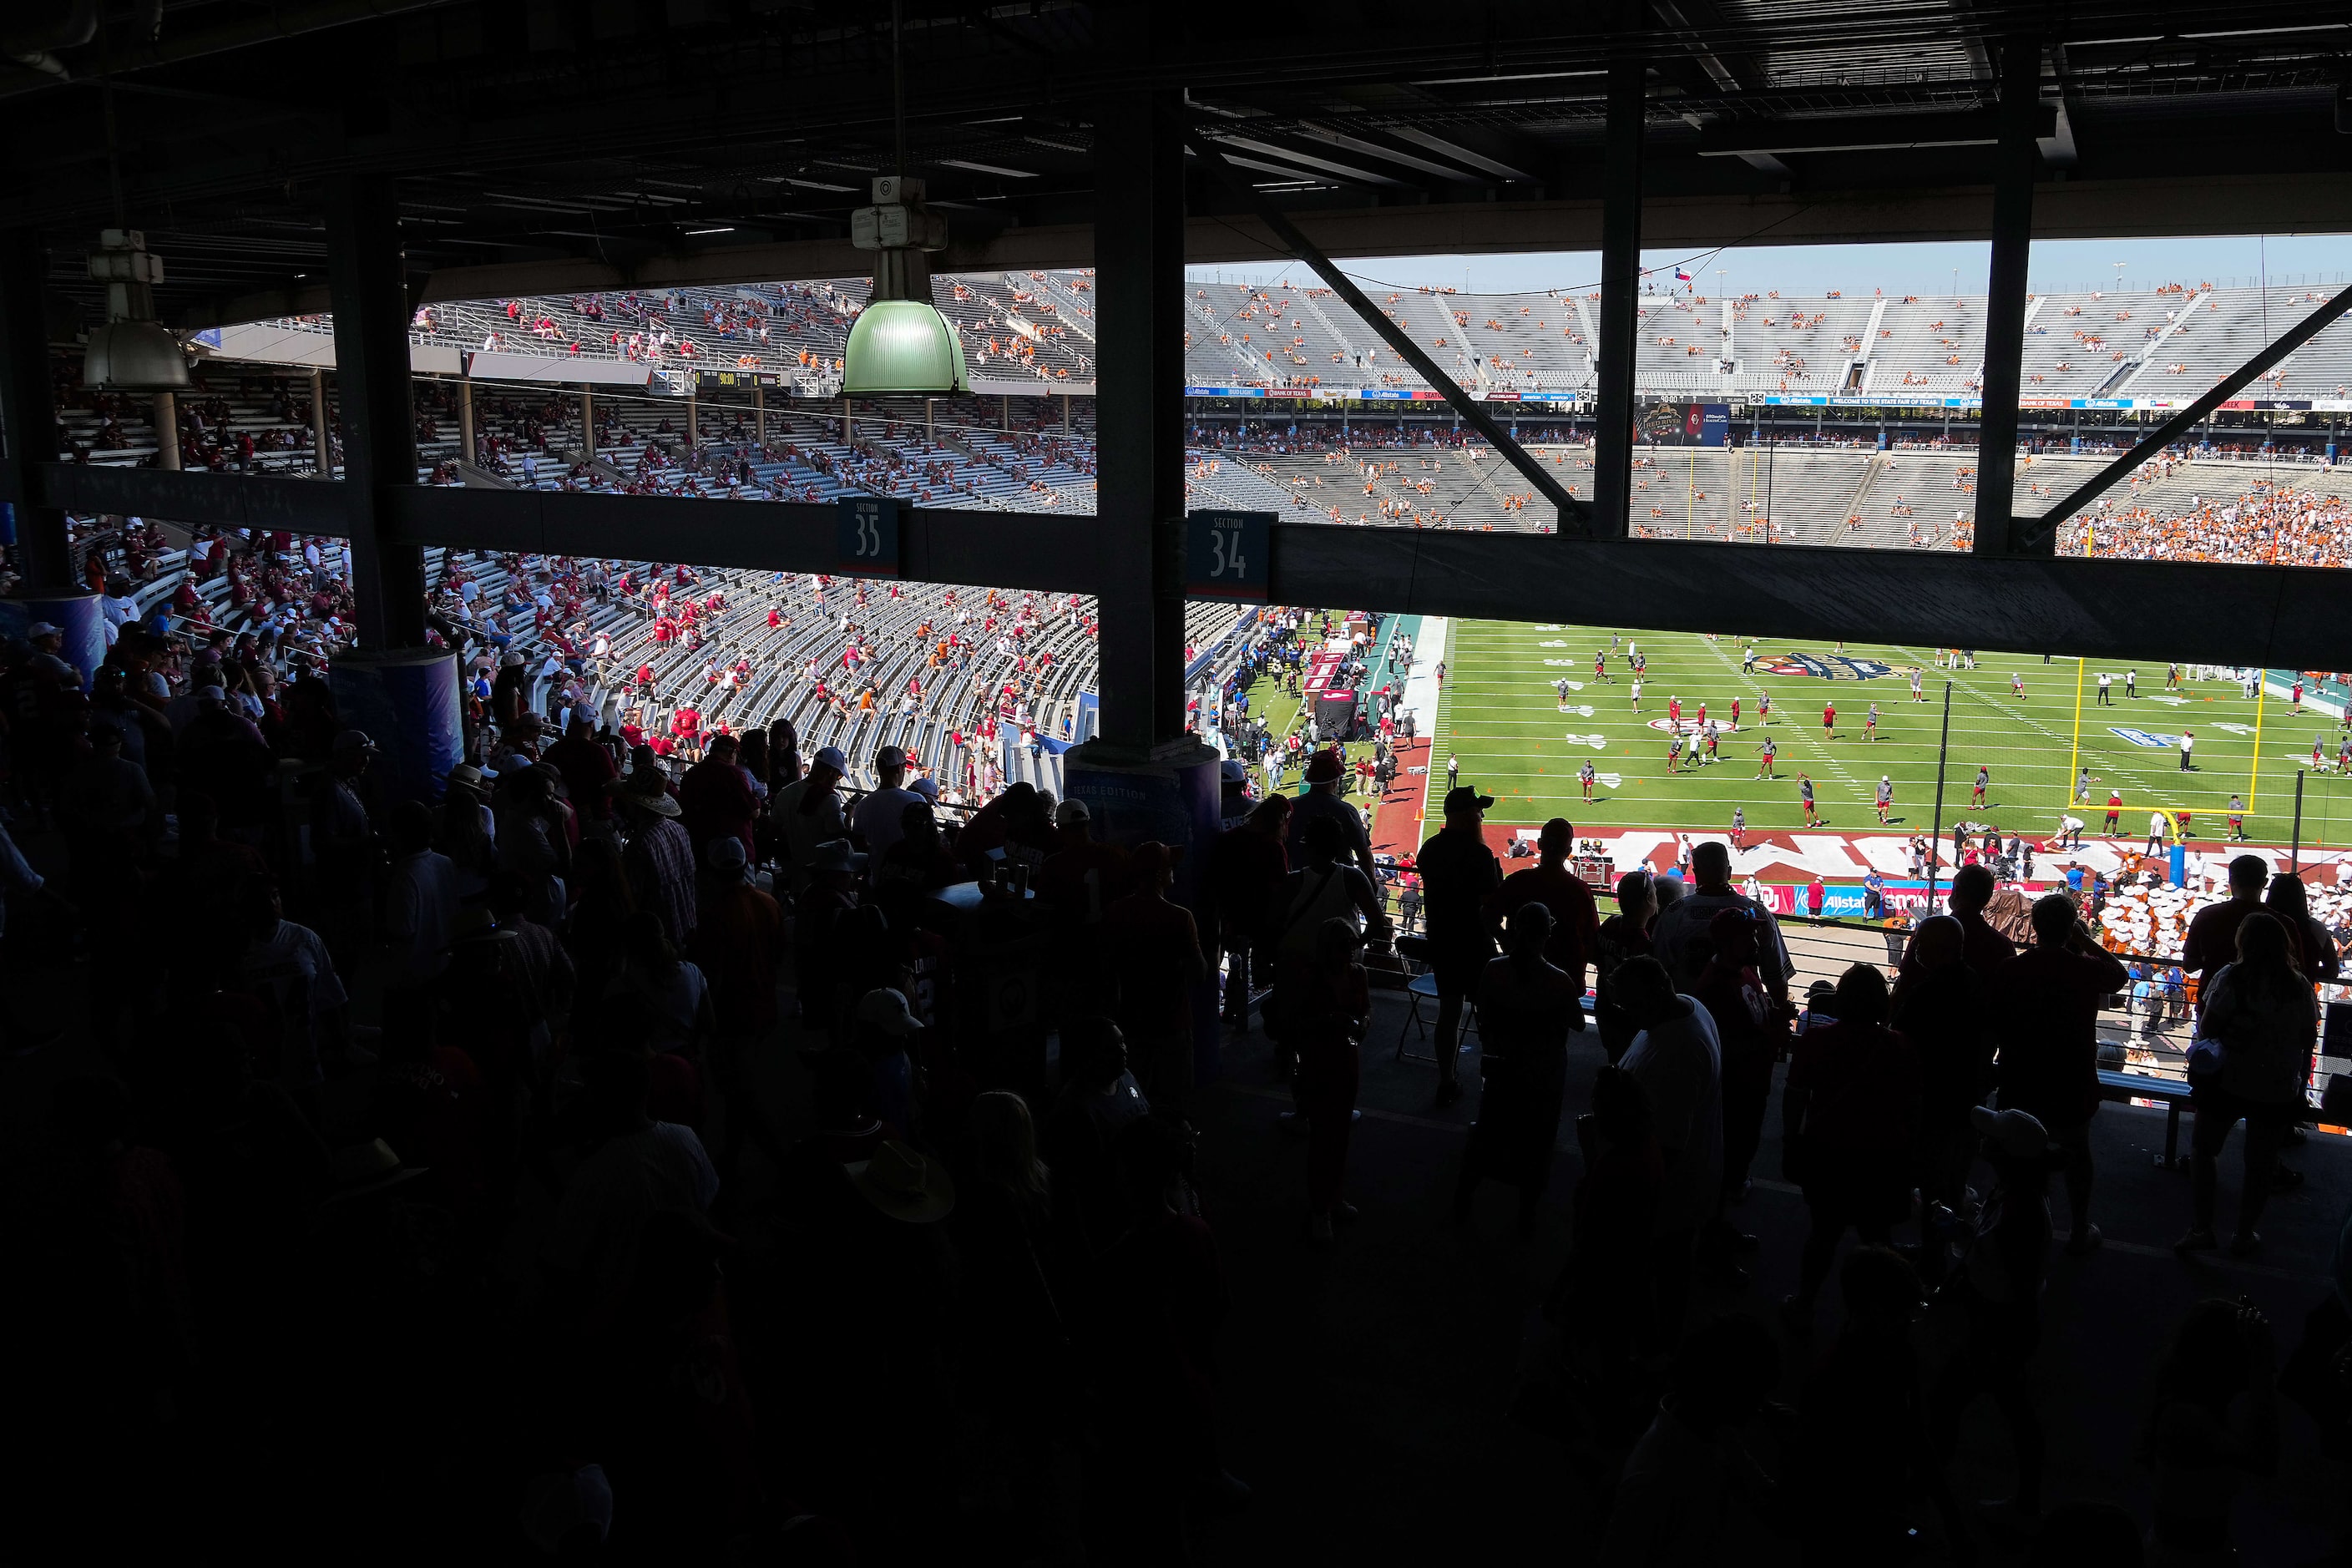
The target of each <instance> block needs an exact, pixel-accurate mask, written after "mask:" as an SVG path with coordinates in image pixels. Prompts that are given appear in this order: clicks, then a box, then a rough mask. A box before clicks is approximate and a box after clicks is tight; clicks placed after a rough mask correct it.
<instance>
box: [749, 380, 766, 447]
mask: <svg viewBox="0 0 2352 1568" xmlns="http://www.w3.org/2000/svg"><path fill="white" fill-rule="evenodd" d="M751 438H752V439H753V440H755V441H757V442H758V443H759V444H760V445H761V446H762V447H764V446H766V445H767V444H768V389H767V388H766V387H764V386H761V384H759V383H757V382H753V383H752V384H751Z"/></svg>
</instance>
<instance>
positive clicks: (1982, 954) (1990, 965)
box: [1897, 865, 2017, 985]
mask: <svg viewBox="0 0 2352 1568" xmlns="http://www.w3.org/2000/svg"><path fill="white" fill-rule="evenodd" d="M1992 895H1993V879H1992V872H1991V871H1990V869H1988V868H1985V867H1983V866H1978V865H1967V866H1962V867H1961V868H1959V869H1958V870H1957V871H1955V872H1953V873H1952V891H1951V895H1950V899H1949V903H1950V906H1951V910H1952V918H1953V919H1954V920H1957V921H1959V922H1960V930H1961V932H1962V933H1963V941H1962V944H1961V949H1962V952H1961V955H1962V959H1963V961H1964V962H1965V963H1967V964H1968V966H1969V968H1970V969H1971V970H1973V971H1975V973H1976V976H1977V978H1978V979H1979V980H1981V981H1983V982H1984V983H1985V984H1988V985H1990V984H1992V983H1993V979H1994V976H1995V975H1996V974H1997V973H1999V972H2000V966H2001V965H2002V964H2004V963H2008V962H2009V961H2010V960H2011V959H2012V958H2014V957H2016V956H2017V944H2016V943H2014V942H2011V941H2010V940H2009V938H2007V937H2005V936H2003V935H2001V934H2000V932H1999V931H1995V930H1993V929H1992V927H1991V926H1990V924H1988V923H1987V922H1986V921H1985V918H1984V912H1985V907H1986V906H1987V905H1988V904H1990V903H1991V902H1992ZM1917 946H1918V935H1917V933H1916V932H1914V933H1913V935H1912V942H1911V946H1910V947H1909V948H1906V949H1905V950H1904V953H1903V963H1902V966H1901V968H1900V969H1899V971H1898V972H1897V973H1900V974H1902V975H1906V976H1908V975H1911V974H1915V973H1918V972H1919V960H1918V957H1917V955H1916V951H1915V950H1916V948H1917Z"/></svg>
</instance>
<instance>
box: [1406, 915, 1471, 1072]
mask: <svg viewBox="0 0 2352 1568" xmlns="http://www.w3.org/2000/svg"><path fill="white" fill-rule="evenodd" d="M1396 950H1397V956H1398V957H1399V958H1402V959H1403V960H1404V961H1405V963H1408V964H1412V965H1416V966H1418V967H1419V969H1420V973H1417V974H1415V975H1413V977H1412V979H1411V980H1410V981H1408V982H1407V983H1406V984H1405V987H1404V990H1405V994H1406V995H1407V996H1408V997H1409V998H1411V1000H1410V1001H1409V1002H1407V1004H1406V1008H1407V1011H1406V1013H1405V1018H1404V1026H1403V1027H1402V1028H1401V1029H1399V1030H1398V1031H1397V1043H1396V1059H1397V1060H1398V1061H1401V1062H1407V1061H1411V1062H1427V1063H1429V1064H1430V1065H1431V1066H1433V1067H1434V1066H1436V1065H1437V1059H1438V1058H1437V1056H1436V1054H1435V1052H1434V1050H1433V1051H1432V1052H1431V1053H1430V1054H1428V1055H1426V1056H1424V1055H1423V1054H1422V1053H1421V1052H1419V1051H1408V1050H1406V1049H1405V1048H1404V1042H1405V1037H1406V1036H1408V1035H1410V1034H1412V1032H1413V1031H1415V1030H1419V1031H1420V1033H1421V1037H1422V1038H1423V1039H1424V1040H1426V1039H1428V1038H1429V1021H1428V1020H1427V1019H1424V1018H1423V1016H1421V1004H1422V1002H1423V1000H1424V999H1426V1000H1428V1001H1430V1002H1435V1001H1436V1000H1437V976H1436V975H1435V974H1433V973H1431V972H1430V969H1429V939H1428V938H1427V937H1425V936H1401V937H1399V938H1397V939H1396ZM1477 1028H1478V1007H1477V1004H1476V1003H1475V1002H1473V1001H1471V1000H1470V999H1469V998H1468V997H1466V996H1465V997H1464V998H1463V1001H1462V1029H1461V1033H1460V1036H1459V1039H1460V1041H1461V1043H1462V1048H1465V1049H1466V1048H1467V1047H1468V1043H1469V1039H1470V1037H1471V1036H1472V1035H1473V1034H1475V1033H1476V1032H1477Z"/></svg>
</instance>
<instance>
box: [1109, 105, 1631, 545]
mask: <svg viewBox="0 0 2352 1568" xmlns="http://www.w3.org/2000/svg"><path fill="white" fill-rule="evenodd" d="M1190 141H1191V142H1192V151H1193V152H1194V153H1196V154H1197V155H1198V156H1199V157H1200V160H1201V162H1202V163H1203V164H1205V165H1206V166H1207V167H1208V168H1209V170H1210V171H1211V172H1212V173H1213V174H1216V175H1217V177H1218V178H1219V179H1220V180H1222V181H1223V183H1224V184H1225V185H1226V186H1227V187H1228V188H1230V189H1231V190H1232V191H1233V192H1234V194H1235V195H1239V196H1240V197H1241V198H1242V199H1243V200H1244V201H1245V202H1247V203H1249V204H1250V205H1252V206H1254V207H1255V208H1256V209H1257V214H1258V217H1259V220H1260V221H1261V222H1263V223H1265V226H1267V227H1269V228H1271V229H1273V230H1274V232H1275V233H1276V236H1278V237H1280V238H1281V240H1282V243H1283V245H1284V247H1286V249H1288V250H1289V252H1290V253H1291V254H1292V255H1293V256H1295V257H1297V258H1298V259H1299V260H1301V261H1304V262H1305V263H1307V266H1309V267H1311V268H1314V269H1315V275H1316V276H1317V277H1318V278H1320V279H1323V281H1324V283H1325V284H1326V285H1327V286H1328V287H1329V289H1331V291H1332V292H1333V293H1335V294H1337V295H1339V298H1340V299H1341V300H1345V301H1346V302H1347V306H1348V309H1349V310H1353V311H1354V312H1355V313H1356V318H1357V320H1359V321H1362V322H1363V323H1364V325H1366V326H1367V327H1370V329H1371V330H1372V331H1374V332H1376V333H1378V334H1379V336H1380V340H1381V342H1384V343H1386V344H1388V345H1389V347H1390V348H1391V349H1394V350H1395V351H1396V352H1397V353H1398V354H1399V355H1401V356H1402V358H1403V360H1404V362H1405V363H1407V364H1409V365H1411V366H1412V368H1413V371H1414V373H1415V374H1418V375H1419V376H1420V377H1421V379H1422V380H1423V381H1425V382H1427V383H1428V384H1429V385H1430V389H1431V390H1432V391H1433V392H1435V393H1437V394H1438V395H1440V396H1442V397H1444V399H1445V401H1446V404H1447V405H1448V406H1449V407H1451V408H1452V409H1453V410H1454V413H1455V414H1457V415H1459V416H1461V417H1462V419H1463V421H1464V422H1465V424H1467V425H1468V426H1470V427H1471V428H1472V429H1473V430H1475V431H1476V432H1478V434H1479V436H1480V437H1483V438H1484V439H1485V441H1486V444H1487V445H1488V446H1490V447H1494V448H1495V450H1496V452H1497V453H1499V454H1500V455H1501V456H1502V458H1503V460H1504V461H1505V462H1507V463H1508V464H1510V465H1511V467H1512V468H1517V470H1518V471H1519V477H1520V478H1521V479H1526V480H1527V481H1528V483H1529V484H1531V485H1533V486H1535V488H1536V491H1537V493H1538V494H1539V495H1541V496H1542V497H1543V498H1544V499H1545V500H1548V501H1549V502H1551V504H1552V505H1553V506H1554V507H1555V508H1556V509H1558V511H1559V530H1560V531H1561V532H1563V533H1573V532H1579V531H1582V530H1583V529H1584V528H1585V527H1586V520H1585V506H1584V503H1583V502H1582V501H1580V500H1577V499H1576V498H1575V497H1574V496H1572V495H1570V493H1569V491H1568V487H1567V486H1565V485H1563V484H1561V483H1560V482H1559V480H1558V479H1554V478H1553V477H1552V474H1551V470H1550V469H1549V468H1545V467H1544V466H1543V464H1542V463H1541V462H1540V461H1538V459H1537V458H1534V457H1532V456H1530V455H1529V454H1528V450H1527V448H1526V447H1522V446H1520V445H1519V444H1518V442H1517V441H1516V440H1514V439H1512V437H1511V435H1510V433H1509V432H1508V431H1507V430H1505V429H1504V428H1503V427H1502V426H1500V425H1497V424H1496V423H1495V421H1494V419H1493V417H1492V416H1489V415H1488V414H1487V412H1486V407H1485V405H1482V404H1481V403H1480V402H1479V401H1478V400H1477V399H1476V398H1475V397H1473V396H1472V395H1470V393H1469V392H1468V391H1467V390H1465V388H1464V387H1463V385H1462V384H1461V383H1460V382H1458V381H1456V380H1454V377H1452V376H1450V375H1448V374H1445V373H1444V371H1442V370H1440V369H1439V368H1438V366H1437V362H1436V361H1434V360H1433V359H1431V358H1430V357H1429V355H1428V354H1427V353H1424V352H1423V349H1422V346H1421V345H1420V344H1419V343H1416V342H1413V341H1412V334H1411V333H1409V332H1407V331H1405V330H1404V328H1403V327H1402V325H1401V324H1399V323H1398V322H1397V321H1394V320H1392V319H1391V318H1390V316H1389V315H1388V313H1387V312H1385V311H1383V310H1381V309H1380V308H1379V307H1378V306H1376V305H1374V304H1373V303H1372V302H1371V301H1370V300H1368V299H1366V298H1364V291H1363V290H1362V289H1359V288H1357V287H1356V283H1355V279H1351V278H1349V276H1348V275H1347V274H1346V273H1344V272H1342V271H1340V270H1339V268H1338V267H1336V266H1334V265H1333V264H1332V261H1331V258H1329V257H1328V256H1326V255H1324V254H1323V253H1322V252H1321V251H1320V250H1318V249H1317V248H1316V247H1314V245H1313V244H1311V243H1310V242H1309V241H1308V240H1307V237H1306V236H1305V235H1303V234H1301V233H1299V232H1298V229H1297V226H1296V225H1294V224H1292V223H1291V221H1290V220H1289V219H1288V218H1287V217H1286V216H1283V215H1282V214H1281V213H1280V212H1278V211H1276V209H1275V207H1274V205H1273V204H1272V203H1270V202H1268V201H1267V200H1266V199H1265V197H1264V196H1263V195H1259V194H1258V189H1257V187H1256V186H1255V185H1253V184H1250V183H1249V182H1248V181H1247V180H1245V179H1243V178H1242V177H1241V176H1240V175H1238V174H1234V171H1233V167H1232V165H1231V164H1229V163H1226V162H1225V158H1224V154H1223V153H1220V152H1219V151H1218V150H1217V144H1216V142H1214V141H1213V140H1212V139H1210V138H1208V137H1205V136H1202V135H1200V134H1198V133H1197V132H1196V133H1195V134H1194V135H1192V137H1191V138H1190ZM1106 363H1108V362H1106Z"/></svg>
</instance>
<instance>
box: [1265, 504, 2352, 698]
mask: <svg viewBox="0 0 2352 1568" xmlns="http://www.w3.org/2000/svg"><path fill="white" fill-rule="evenodd" d="M1270 591H1271V594H1272V595H1273V599H1274V602H1275V603H1276V604H1285V605H1363V606H1366V607H1369V608H1377V609H1380V610H1382V611H1386V612H1390V613H1392V614H1404V615H1414V614H1418V615H1438V616H1455V617H1465V618H1466V617H1480V618H1491V619H1500V620H1517V621H1536V622H1546V621H1556V620H1558V619H1559V618H1560V616H1562V615H1563V614H1564V613H1565V612H1564V611H1563V608H1562V606H1563V605H1569V604H1571V603H1575V604H1596V605H1621V606H1623V605H1639V606H1641V608H1640V611H1639V613H1638V616H1637V617H1636V618H1638V619H1639V620H1640V621H1641V623H1642V625H1643V626H1644V627H1648V628H1654V629H1657V630H1660V631H1713V630H1715V629H1717V627H1720V626H1742V627H1748V628H1750V629H1752V630H1753V631H1754V632H1755V633H1756V635H1757V636H1759V637H1776V638H1781V637H1785V638H1789V639H1791V640H1795V641H1799V642H1816V643H1828V642H1832V641H1834V640H1836V639H1838V638H1840V637H1864V636H1866V637H1878V638H1881V639H1885V640H1887V641H1892V642H1896V643H1911V644H1915V645H1916V646H1918V647H1920V648H1922V649H1923V650H1924V649H1927V648H1931V647H1990V648H1998V649H2002V650H2006V651H2011V652H2021V653H2042V652H2053V653H2068V654H2075V655H2080V656H2083V657H2086V658H2114V659H2118V660H2122V659H2130V660H2137V661H2145V662H2156V661H2160V660H2163V659H2167V658H2175V659H2179V658H2186V659H2193V660H2197V661H2200V662H2210V663H2215V664H2239V665H2248V664H2268V665H2272V666H2276V667H2279V668H2296V669H2342V668H2347V662H2345V661H2352V625H2347V624H2346V622H2345V617H2344V616H2343V614H2342V605H2343V603H2344V598H2345V595H2346V594H2347V591H2352V575H2347V574H2345V573H2343V572H2339V571H2332V570H2329V569H2326V568H2321V567H2286V566H2219V565H2210V564H2206V563H2198V562H2174V561H2123V560H2096V559H2094V560H2084V559H2083V558H2081V557H2079V556H2075V557H2067V558H2063V559H2049V558H2037V557H2030V556H2001V557H1986V556H1977V555H1969V554H1966V553H1963V552H1956V551H1938V550H1843V549H1835V548H1823V547H1820V546H1804V545H1757V544H1731V543H1714V542H1696V541H1692V542H1684V541H1678V540H1627V541H1599V540H1592V541H1587V540H1558V539H1551V538H1548V537H1546V536H1544V535H1542V534H1526V533H1513V534H1505V533H1471V532H1467V531H1461V532H1456V531H1449V530H1444V529H1419V530H1412V529H1363V528H1335V527H1332V526H1330V525H1329V524H1328V523H1327V524H1320V525H1318V524H1314V523H1284V524H1281V525H1279V526H1277V527H1276V529H1275V531H1274V560H1273V582H1272V585H1271V590H1270ZM1627 613H1631V612H1627ZM2331 661H2336V662H2331Z"/></svg>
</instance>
